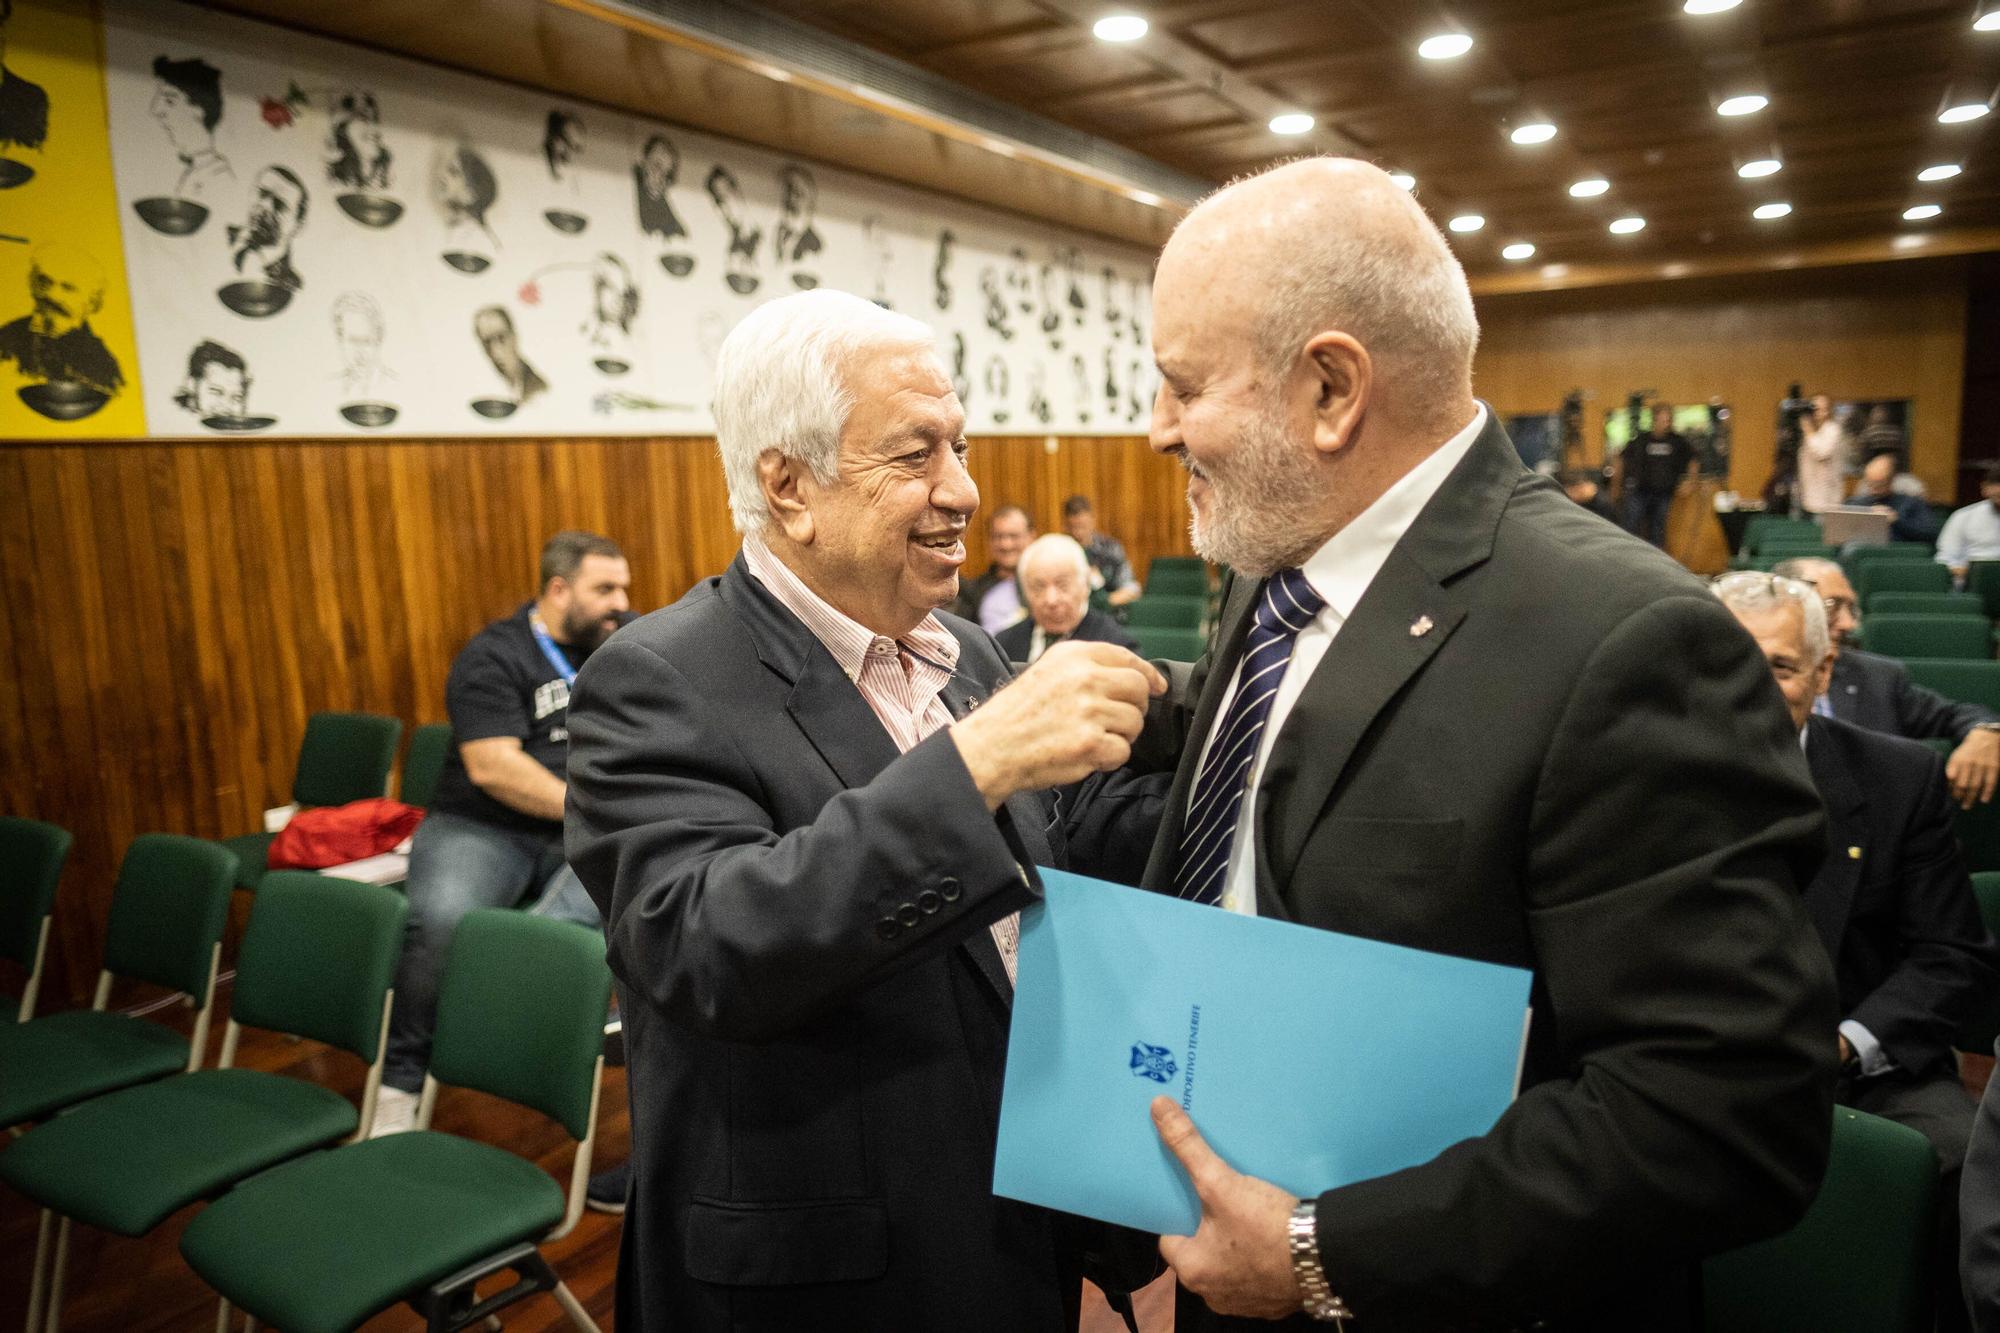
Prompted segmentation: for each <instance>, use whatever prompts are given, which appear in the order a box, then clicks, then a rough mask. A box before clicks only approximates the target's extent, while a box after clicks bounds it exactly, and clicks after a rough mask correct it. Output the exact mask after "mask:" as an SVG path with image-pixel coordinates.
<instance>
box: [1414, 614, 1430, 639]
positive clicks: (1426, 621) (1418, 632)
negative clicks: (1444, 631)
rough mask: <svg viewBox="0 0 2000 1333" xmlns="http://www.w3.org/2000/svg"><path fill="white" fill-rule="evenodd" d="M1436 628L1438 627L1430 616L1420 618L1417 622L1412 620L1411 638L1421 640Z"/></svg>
mask: <svg viewBox="0 0 2000 1333" xmlns="http://www.w3.org/2000/svg"><path fill="white" fill-rule="evenodd" d="M1435 628H1436V626H1435V625H1434V624H1433V623H1432V621H1431V618H1430V617H1429V616H1418V617H1417V618H1416V619H1415V620H1412V621H1411V622H1410V637H1411V638H1413V639H1421V638H1423V637H1424V635H1426V634H1429V633H1430V632H1431V630H1433V629H1435Z"/></svg>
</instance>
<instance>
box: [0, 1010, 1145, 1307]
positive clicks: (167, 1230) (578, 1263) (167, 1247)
mask: <svg viewBox="0 0 2000 1333" xmlns="http://www.w3.org/2000/svg"><path fill="white" fill-rule="evenodd" d="M223 1003H224V1004H226V1003H227V1000H226V998H225V999H224V1001H223ZM153 1017H155V1018H162V1019H164V1020H165V1021H168V1022H170V1023H174V1022H178V1025H179V1026H181V1027H182V1028H183V1030H185V1027H186V1022H185V1015H175V1014H161V1015H154V1016H153ZM216 1026H217V1029H218V1030H217V1032H216V1034H215V1035H214V1036H213V1037H212V1039H211V1043H210V1051H209V1057H208V1060H207V1062H206V1063H207V1064H209V1065H213V1063H214V1059H215V1048H216V1047H218V1046H219V1045H220V1044H221V1034H220V1027H221V1024H220V1023H217V1025H216ZM237 1064H238V1065H240V1066H242V1067H244V1068H249V1069H262V1070H267V1071H269V1072H272V1073H278V1074H286V1075H290V1076H293V1077H298V1078H307V1079H311V1080H313V1081H314V1082H317V1083H322V1084H324V1085H325V1086H327V1087H330V1088H334V1089H336V1090H338V1091H340V1092H342V1093H345V1094H347V1095H348V1096H349V1097H351V1098H354V1099H355V1100H357V1101H358V1100H359V1097H360V1091H361V1081H362V1077H363V1074H364V1072H365V1071H364V1069H363V1067H362V1064H361V1062H360V1061H359V1060H357V1059H355V1058H354V1057H353V1056H351V1055H348V1054H346V1053H345V1052H341V1051H330V1050H328V1049H327V1048H326V1047H323V1046H319V1045H317V1044H315V1043H311V1042H294V1041H290V1040H287V1039H286V1038H283V1037H277V1036H273V1035H271V1034H268V1033H258V1032H245V1033H244V1036H243V1040H242V1043H241V1045H240V1046H239V1047H238V1050H237ZM601 1104H602V1109H601V1111H600V1113H599V1120H598V1131H597V1148H596V1156H595V1158H594V1162H595V1164H597V1165H608V1164H615V1163H617V1162H622V1161H624V1160H625V1156H626V1153H627V1151H628V1148H629V1145H630V1140H631V1135H630V1128H631V1126H630V1117H629V1115H628V1113H627V1110H626V1102H625V1071H624V1070H623V1069H607V1070H606V1071H605V1079H604V1094H603V1098H602V1103H601ZM433 1128H436V1129H440V1130H448V1131H450V1132H452V1133H457V1134H465V1135H468V1136H470V1137H472V1138H477V1139H480V1140H482V1141H484V1142H487V1143H492V1144H495V1145H497V1146H499V1147H503V1148H507V1149H510V1150H512V1151H514V1152H518V1153H520V1154H521V1155H522V1156H524V1157H527V1158H530V1159H532V1160H534V1161H536V1162H538V1163H540V1164H541V1166H542V1167H543V1169H545V1170H547V1171H548V1172H549V1173H550V1174H551V1175H553V1176H555V1177H556V1179H558V1180H559V1181H562V1182H563V1183H565V1184H567V1183H568V1180H569V1169H570V1163H571V1161H572V1152H573V1144H572V1142H571V1140H570V1138H569V1136H568V1134H567V1133H566V1132H565V1131H564V1130H563V1129H562V1128H561V1126H559V1125H557V1124H556V1123H555V1122H554V1121H552V1120H549V1119H546V1118H545V1117H543V1116H540V1115H538V1114H536V1113H535V1112H533V1111H529V1110H526V1109H525V1108H522V1107H519V1106H515V1105H513V1104H512V1103H509V1102H503V1101H500V1100H498V1099H496V1098H493V1097H488V1096H485V1095H484V1094H481V1093H476V1092H466V1091H462V1090H458V1089H446V1090H445V1091H444V1092H443V1093H442V1095H441V1096H440V1097H439V1099H438V1108H437V1114H436V1117H435V1119H434V1120H433ZM200 1207H201V1205H198V1204H197V1205H195V1206H194V1207H191V1208H188V1209H185V1210H183V1211H182V1212H180V1213H177V1214H175V1215H174V1216H173V1217H171V1218H169V1219H168V1220H167V1221H166V1222H165V1223H164V1224H162V1225H161V1226H160V1227H159V1228H158V1229H157V1230H155V1231H154V1232H153V1234H152V1235H150V1236H146V1237H143V1238H141V1239H138V1240H128V1239H127V1238H125V1237H123V1236H114V1235H109V1234H107V1233H104V1232H100V1231H96V1230H93V1229H91V1228H88V1227H81V1226H79V1227H76V1228H74V1229H73V1230H72V1233H71V1241H70V1246H71V1250H70V1269H69V1283H68V1289H67V1293H66V1295H65V1297H64V1300H63V1319H62V1326H63V1329H64V1333H195V1331H196V1330H199V1331H200V1333H209V1331H210V1330H212V1329H213V1328H214V1327H215V1296H214V1293H213V1292H212V1291H210V1289H209V1288H208V1287H207V1286H206V1285H204V1284H203V1283H202V1281H201V1279H200V1278H198V1277H196V1276H195V1275H194V1273H193V1272H191V1271H190V1270H189V1269H188V1267H187V1264H186V1263H185V1262H184V1261H183V1260H182V1259H181V1255H180V1248H179V1247H180V1236H181V1230H182V1229H183V1228H184V1227H185V1226H186V1225H187V1224H188V1222H189V1220H190V1219H192V1218H193V1217H194V1216H195V1214H196V1213H197V1212H199V1211H200ZM38 1219H39V1213H38V1212H37V1211H36V1210H35V1209H34V1207H33V1206H32V1205H30V1204H29V1203H28V1202H27V1201H26V1200H24V1199H23V1198H22V1197H21V1196H20V1195H18V1194H16V1193H14V1192H13V1191H12V1190H9V1189H6V1188H5V1187H4V1186H0V1330H12V1329H17V1328H20V1327H21V1326H22V1324H23V1322H24V1321H25V1320H26V1318H27V1308H28V1273H29V1269H30V1267H31V1266H32V1263H33V1259H34V1253H35V1229H36V1225H37V1222H38ZM620 1220H621V1219H619V1218H616V1217H607V1216H605V1215H603V1214H601V1213H594V1212H589V1211H586V1212H585V1213H584V1215H583V1220H582V1221H581V1222H579V1223H578V1224H577V1228H576V1230H575V1231H572V1232H571V1233H570V1234H569V1235H568V1236H567V1237H566V1238H564V1239H563V1240H562V1241H561V1242H559V1243H557V1244H554V1245H550V1246H547V1247H546V1248H545V1249H544V1251H543V1253H544V1254H546V1255H547V1257H548V1259H549V1262H550V1264H551V1265H552V1266H553V1267H554V1268H555V1270H556V1272H557V1273H558V1274H559V1275H560V1276H561V1277H562V1279H563V1280H564V1281H565V1282H566V1283H568V1284H569V1287H570V1290H572V1291H574V1292H575V1293H576V1296H577V1299H578V1300H580V1301H582V1302H583V1304H584V1307H585V1308H586V1309H587V1310H589V1311H590V1313H591V1315H592V1317H593V1318H595V1319H596V1320H597V1322H598V1323H599V1324H600V1325H601V1326H603V1327H604V1328H606V1329H611V1328H613V1327H614V1326H615V1324H614V1320H613V1317H612V1306H613V1303H614V1293H613V1280H614V1278H615V1276H616V1274H617V1268H618V1235H619V1223H620ZM504 1285H506V1280H505V1279H504V1278H500V1279H495V1281H494V1282H493V1283H492V1287H493V1289H495V1290H497V1289H498V1288H500V1287H502V1286H504ZM1140 1311H1141V1322H1140V1327H1141V1328H1142V1329H1144V1330H1145V1333H1167V1331H1168V1330H1171V1329H1172V1328H1173V1300H1172V1284H1171V1282H1170V1281H1162V1282H1160V1283H1158V1284H1155V1287H1154V1288H1152V1289H1149V1290H1148V1291H1147V1292H1144V1293H1142V1294H1141V1306H1140ZM502 1319H503V1320H504V1322H505V1324H506V1326H507V1327H508V1328H509V1329H512V1330H520V1331H521V1333H542V1331H543V1330H548V1331H549V1333H554V1331H555V1330H560V1329H566V1328H568V1324H567V1323H566V1322H565V1321H564V1319H563V1316H562V1312H561V1310H559V1309H558V1308H557V1306H556V1303H555V1301H554V1300H553V1299H552V1298H551V1297H548V1296H537V1297H534V1298H532V1299H530V1300H527V1301H524V1302H522V1303H521V1304H519V1305H516V1306H513V1307H511V1308H510V1309H508V1310H507V1311H506V1312H504V1314H503V1315H502ZM363 1327H364V1328H365V1329H367V1330H369V1331H370V1333H390V1331H391V1330H395V1331H397V1333H401V1331H403V1330H421V1329H422V1328H423V1327H424V1324H423V1321H422V1320H421V1319H419V1318H418V1317H417V1315H416V1314H415V1313H414V1312H413V1311H411V1310H410V1309H409V1308H408V1307H406V1306H405V1307H399V1308H398V1309H396V1310H392V1311H389V1312H387V1313H384V1314H382V1315H378V1316H377V1317H376V1318H374V1319H372V1320H370V1321H369V1322H368V1323H367V1324H365V1325H363ZM1123 1328H1124V1324H1123V1323H1122V1322H1121V1321H1120V1320H1118V1319H1117V1318H1116V1317H1114V1316H1113V1315H1112V1313H1111V1311H1110V1310H1109V1308H1107V1307H1106V1306H1105V1305H1104V1303H1103V1301H1102V1299H1101V1298H1099V1297H1098V1296H1097V1295H1096V1293H1095V1292H1090V1293H1088V1294H1087V1305H1086V1313H1085V1317H1084V1330H1085V1333H1114V1331H1115V1330H1121V1329H1123Z"/></svg>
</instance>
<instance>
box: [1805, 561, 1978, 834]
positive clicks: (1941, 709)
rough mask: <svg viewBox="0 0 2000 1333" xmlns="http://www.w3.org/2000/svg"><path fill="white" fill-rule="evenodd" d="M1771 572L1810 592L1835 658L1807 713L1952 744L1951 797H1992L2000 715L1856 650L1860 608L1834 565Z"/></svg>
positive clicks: (1968, 802) (1969, 801)
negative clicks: (1821, 608) (1949, 696)
mask: <svg viewBox="0 0 2000 1333" xmlns="http://www.w3.org/2000/svg"><path fill="white" fill-rule="evenodd" d="M1772 572H1773V573H1775V574H1777V575H1778V576H1779V577H1780V578H1788V579H1797V580H1798V581H1799V582H1800V583H1803V584H1805V585H1807V586H1808V587H1810V588H1812V589H1813V590H1814V591H1816V592H1817V593H1818V594H1819V596H1820V601H1821V604H1822V606H1824V608H1825V611H1826V628H1827V632H1828V635H1829V636H1830V637H1831V639H1832V641H1833V650H1834V652H1835V654H1836V656H1835V658H1834V663H1833V670H1832V671H1831V672H1829V673H1828V674H1827V679H1826V682H1825V684H1823V685H1822V686H1821V687H1820V688H1821V694H1820V697H1819V700H1818V701H1817V702H1816V703H1815V704H1814V705H1813V711H1814V712H1815V713H1818V714H1819V715H1820V716H1822V717H1837V718H1839V719H1840V720H1841V721H1842V722H1852V723H1853V724H1854V725H1855V726H1857V727H1866V728H1868V730H1870V731H1886V732H1888V733H1889V734H1890V735H1892V736H1901V737H1903V738H1904V739H1905V740H1912V741H1933V740H1943V741H1950V742H1951V743H1952V745H1953V747H1954V748H1953V750H1952V752H1951V757H1950V759H1949V760H1947V761H1946V763H1945V766H1944V776H1945V781H1946V782H1947V783H1949V784H1950V786H1951V795H1952V799H1953V800H1955V801H1957V802H1958V803H1959V804H1960V805H1962V806H1964V807H1966V808H1967V809H1971V808H1972V807H1973V806H1974V805H1976V804H1980V803H1983V802H1986V801H1990V800H1992V799H1993V790H1994V786H1995V784H1996V782H2000V718H1996V717H1994V716H1993V714H1992V713H1990V712H1988V711H1987V710H1986V709H1984V708H1981V707H1980V706H1979V705H1978V704H1974V703H1965V702H1963V701H1961V700H1956V699H1947V698H1945V697H1944V696H1943V695H1941V694H1938V693H1937V692H1936V691H1934V690H1927V689H1925V688H1924V687H1923V686H1921V685H1919V684H1917V683H1916V682H1915V681H1913V680H1911V679H1910V669H1909V668H1908V667H1907V666H1905V665H1903V663H1902V662H1900V661H1898V660H1897V659H1896V658H1893V657H1884V656H1882V654H1880V653H1864V652H1862V651H1861V650H1860V649H1859V648H1856V647H1854V646H1853V644H1852V640H1853V637H1854V631H1855V630H1857V629H1859V628H1860V626H1861V615H1860V611H1861V603H1860V601H1859V599H1858V598H1857V597H1856V596H1855V593H1854V585H1853V584H1852V583H1850V582H1849V581H1848V578H1847V571H1846V570H1844V569H1842V568H1841V567H1840V566H1839V564H1837V563H1836V562H1834V561H1832V560H1821V559H1819V558H1817V557H1810V556H1807V557H1801V558H1799V559H1797V560H1781V561H1779V562H1778V564H1777V566H1776V568H1774V569H1773V570H1772Z"/></svg>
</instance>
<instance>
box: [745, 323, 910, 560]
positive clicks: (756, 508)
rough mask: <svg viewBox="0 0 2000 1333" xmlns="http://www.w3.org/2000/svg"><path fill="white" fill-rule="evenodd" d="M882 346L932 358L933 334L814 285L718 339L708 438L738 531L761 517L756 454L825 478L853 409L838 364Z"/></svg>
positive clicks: (751, 528) (759, 526)
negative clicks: (918, 350) (921, 351)
mask: <svg viewBox="0 0 2000 1333" xmlns="http://www.w3.org/2000/svg"><path fill="white" fill-rule="evenodd" d="M887 347H898V348H901V347H923V348H926V349H928V350H930V351H931V353H932V354H933V355H935V354H936V350H937V343H936V336H935V335H934V334H933V333H932V332H931V329H930V326H929V325H926V324H924V323H923V322H922V321H920V320H915V319H912V318H910V317H909V316H908V315H899V314H896V313H894V312H893V311H889V310H884V309H883V308H882V307H881V306H878V305H876V304H875V303H874V302H873V301H865V300H863V299H862V298H860V297H858V296H852V295H849V294H848V293H846V292H837V291H833V290H831V289H829V288H824V287H822V288H817V289H815V290H813V291H809V292H797V293H794V294H793V295H791V296H784V297H780V298H779V299H777V300H775V301H770V302H767V303H766V304H764V305H761V306H759V307H757V309H755V310H753V311H751V312H750V313H749V315H747V316H745V317H744V319H743V321H742V322H741V323H739V324H738V325H737V326H736V327H735V328H734V329H733V330H731V331H730V334H729V336H728V337H727V338H725V339H723V341H722V347H721V349H720V350H719V351H718V352H717V353H716V358H715V402H714V412H715V444H716V448H717V450H718V451H719V452H720V453H721V455H722V475H723V478H724V479H725V480H726V481H727V482H728V485H729V517H730V521H731V522H733V523H734V524H735V525H736V530H737V531H738V532H740V533H743V534H744V535H746V536H748V535H750V534H752V533H756V532H761V531H762V530H763V528H764V525H765V524H766V523H768V522H769V521H770V519H771V510H770V506H769V505H768V504H767V503H766V501H765V499H764V487H763V482H762V480H761V479H760V478H759V477H758V475H757V460H758V459H760V458H761V457H763V455H764V453H765V451H766V450H770V449H775V450H777V451H778V452H779V453H780V454H781V455H783V456H784V457H786V458H790V459H795V460H796V461H798V462H801V463H803V464H805V465H806V467H808V468H810V469H811V470H812V474H813V477H814V478H815V479H816V480H817V481H819V482H820V484H821V485H831V484H832V483H833V480H834V478H835V477H836V476H838V475H839V470H840V469H839V463H840V433H841V431H842V430H843V429H844V428H845V427H846V425H847V416H848V413H849V412H851V411H853V409H854V394H853V392H852V391H851V390H850V389H849V388H848V387H847V370H846V368H847V364H848V362H849V360H850V359H851V358H852V357H853V356H854V354H855V353H857V352H859V351H862V350H864V349H871V348H887ZM939 369H940V373H942V369H943V363H942V362H940V363H939Z"/></svg>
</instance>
